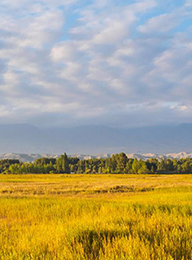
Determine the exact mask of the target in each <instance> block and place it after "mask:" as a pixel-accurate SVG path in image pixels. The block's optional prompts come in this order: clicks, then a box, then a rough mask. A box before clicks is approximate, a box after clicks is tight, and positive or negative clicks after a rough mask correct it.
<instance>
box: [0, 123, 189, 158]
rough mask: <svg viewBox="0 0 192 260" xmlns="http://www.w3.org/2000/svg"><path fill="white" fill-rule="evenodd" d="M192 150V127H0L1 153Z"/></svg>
mask: <svg viewBox="0 0 192 260" xmlns="http://www.w3.org/2000/svg"><path fill="white" fill-rule="evenodd" d="M180 151H187V152H190V151H192V124H182V125H178V126H154V127H140V128H128V129H122V128H110V127H106V126H79V127H71V128H48V129H41V128H38V127H35V126H31V125H25V124H13V125H0V153H12V152H14V153H19V154H20V153H23V154H27V153H32V152H33V153H35V154H36V153H37V154H44V153H50V154H61V153H63V152H66V153H67V154H101V153H110V154H111V153H120V152H125V153H137V154H143V153H148V152H151V153H157V154H166V153H171V152H174V153H179V152H180Z"/></svg>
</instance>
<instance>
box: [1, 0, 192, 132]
mask: <svg viewBox="0 0 192 260" xmlns="http://www.w3.org/2000/svg"><path fill="white" fill-rule="evenodd" d="M0 123H1V124H5V123H6V124H10V123H27V124H33V125H36V126H39V127H58V126H63V127H71V126H78V125H86V124H88V125H106V126H113V127H139V126H148V125H160V124H162V125H165V124H180V123H192V1H191V0H185V1H182V0H161V1H156V0H142V1H141V0H135V1H131V0H130V1H128V0H90V1H87V0H85V1H84V0H81V1H79V0H54V1H53V0H14V1H13V0H1V1H0Z"/></svg>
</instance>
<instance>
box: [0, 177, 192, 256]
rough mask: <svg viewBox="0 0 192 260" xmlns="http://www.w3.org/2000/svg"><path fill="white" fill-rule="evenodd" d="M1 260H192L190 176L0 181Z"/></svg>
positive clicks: (191, 186) (191, 192) (191, 189)
mask: <svg viewBox="0 0 192 260" xmlns="http://www.w3.org/2000/svg"><path fill="white" fill-rule="evenodd" d="M0 205H1V207H0V259H15V260H20V259H46V260H47V259H50V260H51V259H64V260H78V259H79V260H98V259H99V260H149V259H152V260H160V259H161V260H169V259H170V260H171V259H175V260H183V259H184V260H188V259H192V243H191V241H192V175H0Z"/></svg>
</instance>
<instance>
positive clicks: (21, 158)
mask: <svg viewBox="0 0 192 260" xmlns="http://www.w3.org/2000/svg"><path fill="white" fill-rule="evenodd" d="M126 155H127V157H128V158H137V159H142V160H147V159H149V158H158V159H161V158H170V159H180V158H192V153H186V152H180V153H170V154H153V153H146V154H135V153H131V154H126ZM59 156H60V155H58V154H19V153H8V154H2V155H0V159H18V160H19V161H21V162H32V161H34V160H36V159H39V158H42V157H48V158H58V157H59ZM69 156H70V155H69ZM71 156H73V157H78V158H79V159H85V160H87V159H93V158H98V159H100V158H108V157H111V154H100V155H96V156H92V155H84V154H76V155H71Z"/></svg>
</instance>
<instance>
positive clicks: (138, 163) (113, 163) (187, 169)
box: [0, 153, 192, 174]
mask: <svg viewBox="0 0 192 260" xmlns="http://www.w3.org/2000/svg"><path fill="white" fill-rule="evenodd" d="M0 172H1V173H10V174H25V173H37V174H38V173H39V174H43V173H79V174H83V173H100V174H102V173H104V174H105V173H106V174H120V173H124V174H126V173H127V174H128V173H132V174H144V173H148V174H150V173H151V174H155V173H192V158H183V159H179V160H177V159H165V158H162V159H160V160H158V159H155V158H150V159H148V160H146V161H144V160H141V159H137V158H135V159H132V158H128V157H127V156H126V154H125V153H120V154H114V155H112V156H111V157H110V158H104V159H88V160H80V159H79V158H77V157H69V156H67V154H66V153H64V154H62V155H61V156H60V157H59V158H57V159H55V158H40V159H36V160H35V161H34V162H31V163H27V162H25V163H24V162H20V161H19V160H13V159H2V160H0Z"/></svg>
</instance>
